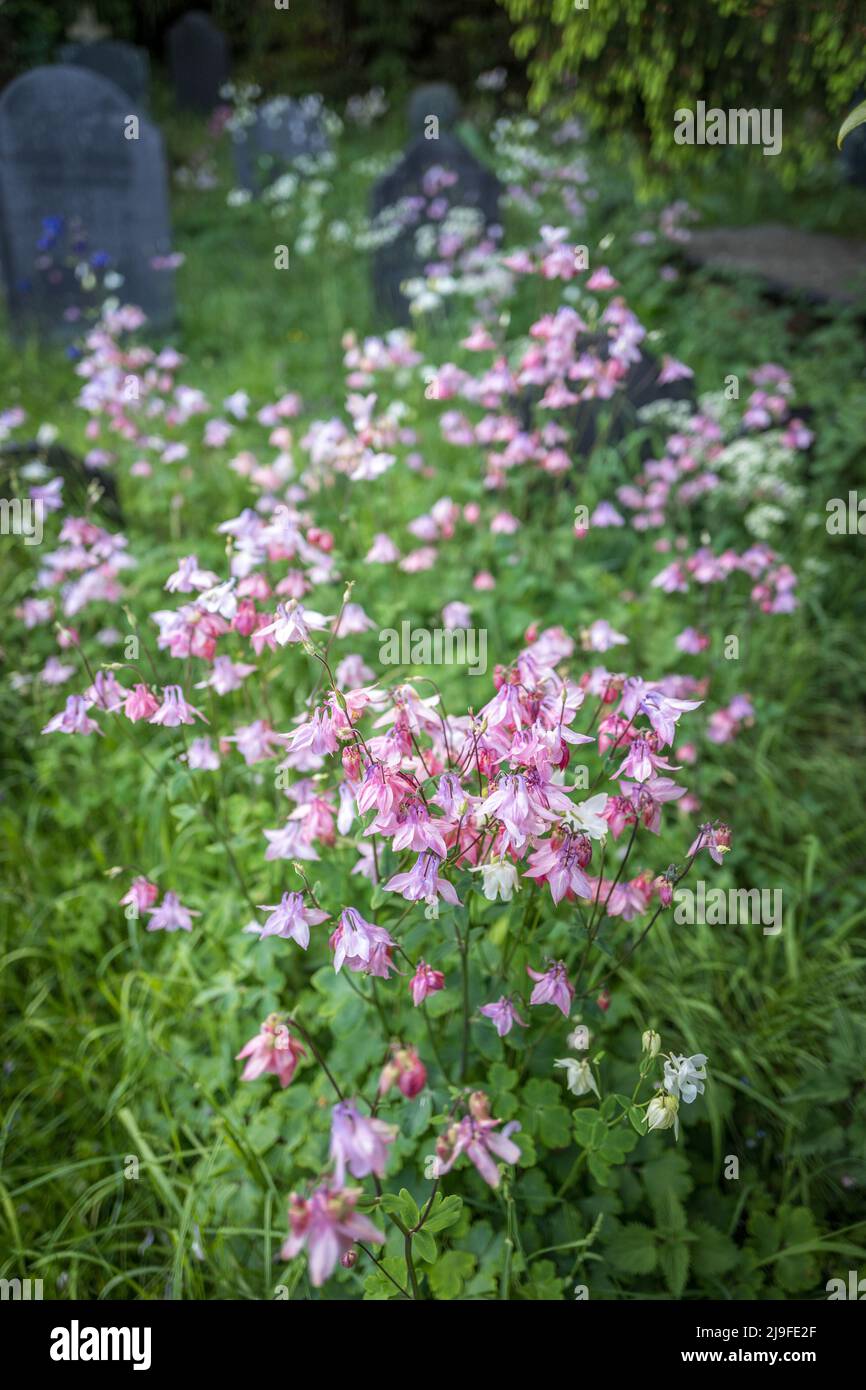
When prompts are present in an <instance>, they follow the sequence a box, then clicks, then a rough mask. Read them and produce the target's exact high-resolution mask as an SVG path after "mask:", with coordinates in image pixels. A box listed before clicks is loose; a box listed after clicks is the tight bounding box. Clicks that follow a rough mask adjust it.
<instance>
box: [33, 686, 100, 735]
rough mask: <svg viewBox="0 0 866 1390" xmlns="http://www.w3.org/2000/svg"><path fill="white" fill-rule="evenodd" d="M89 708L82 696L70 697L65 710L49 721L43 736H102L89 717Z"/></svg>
mask: <svg viewBox="0 0 866 1390" xmlns="http://www.w3.org/2000/svg"><path fill="white" fill-rule="evenodd" d="M89 708H90V701H89V700H88V699H87V698H86V697H85V696H84V695H70V696H69V697H68V699H67V701H66V707H65V709H62V710H61V711H60V713H59V714H55V715H54V716H53V717H52V718H51V719H49V721H48V723H47V724H46V725H45V727H44V729H43V730H42V732H43V734H102V730H101V729H100V727H99V725H98V724H97V722H96V720H95V719H91V718H90V717H89V715H88V713H87V711H88V709H89ZM103 737H104V735H103Z"/></svg>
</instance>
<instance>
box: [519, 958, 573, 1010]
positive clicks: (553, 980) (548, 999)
mask: <svg viewBox="0 0 866 1390" xmlns="http://www.w3.org/2000/svg"><path fill="white" fill-rule="evenodd" d="M526 973H527V975H530V976H531V977H532V979H533V980H537V981H538V983H537V985H536V986H535V988H534V989H533V991H532V994H531V995H530V996H529V1002H530V1004H553V1005H555V1007H556V1008H557V1009H559V1010H560V1012H561V1013H563V1014H564V1015H565V1017H566V1018H568V1015H569V1013H570V1011H571V1001H572V999H573V998H574V986H573V985H572V984H571V983H570V982H569V979H568V973H567V971H566V968H565V963H564V962H563V961H561V960H557V961H554V962H553V963H552V964H551V966H550V969H549V970H547V971H544V972H543V973H542V972H539V971H538V970H533V969H532V968H531V966H528V965H527V967H526Z"/></svg>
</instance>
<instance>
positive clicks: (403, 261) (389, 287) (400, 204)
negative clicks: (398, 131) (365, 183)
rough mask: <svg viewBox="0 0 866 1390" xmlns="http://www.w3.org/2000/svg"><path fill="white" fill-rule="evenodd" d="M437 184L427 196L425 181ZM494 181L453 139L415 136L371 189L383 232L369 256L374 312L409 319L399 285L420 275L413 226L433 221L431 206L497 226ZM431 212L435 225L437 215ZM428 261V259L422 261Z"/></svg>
mask: <svg viewBox="0 0 866 1390" xmlns="http://www.w3.org/2000/svg"><path fill="white" fill-rule="evenodd" d="M431 176H432V177H434V180H435V181H436V182H437V183H438V182H442V183H443V185H444V187H443V191H442V193H441V195H433V194H431V193H430V192H429V188H428V180H429V179H430V178H431ZM500 192H501V187H500V183H499V180H498V179H497V177H496V175H495V174H494V173H493V171H492V170H491V169H488V168H487V166H486V165H484V164H482V163H481V162H480V160H478V159H476V158H475V155H474V154H473V153H472V152H471V150H468V149H467V148H466V146H465V145H464V144H463V143H462V141H460V140H458V139H457V137H456V135H450V134H449V133H448V132H447V131H443V132H442V133H441V134H440V135H439V136H438V138H436V139H427V138H425V136H424V135H419V136H418V137H417V138H416V139H414V140H413V141H412V142H411V144H410V145H409V146H408V148H407V149H406V151H405V153H404V155H403V157H402V158H401V159H400V160H399V161H398V163H397V164H396V165H395V166H394V168H393V169H390V170H389V171H388V173H386V174H384V175H383V176H382V178H380V179H379V180H378V182H377V183H376V184H374V186H373V191H372V195H371V202H370V211H371V214H372V217H373V219H374V222H375V223H376V224H377V225H378V226H380V227H381V228H382V230H383V231H388V224H389V223H391V224H392V227H391V230H390V231H388V235H387V238H386V239H385V240H384V241H383V244H382V245H380V246H379V247H378V249H377V250H376V252H375V254H374V257H373V292H374V296H375V299H376V305H377V308H378V310H379V312H380V314H381V315H382V316H383V317H384V318H386V319H388V320H390V321H391V322H396V323H409V322H410V321H411V318H410V313H409V304H408V300H407V299H406V296H405V295H404V294H403V291H402V285H403V282H404V281H406V280H409V279H413V278H414V277H416V276H418V275H420V274H421V273H422V271H423V268H424V262H425V258H424V257H423V256H422V255H420V254H419V251H418V246H417V233H418V229H419V227H420V226H421V225H422V224H423V223H424V222H426V221H429V220H430V218H432V217H433V214H434V208H433V206H432V205H433V204H434V203H436V202H439V203H444V204H445V205H447V207H448V208H458V207H460V208H468V209H472V211H473V212H474V213H475V214H476V216H477V219H478V222H479V225H480V227H481V228H482V229H486V228H488V227H492V226H495V225H496V224H498V222H499V196H500ZM443 211H444V209H440V210H439V211H438V212H437V213H436V223H437V225H439V224H441V221H442V213H443ZM428 259H429V257H428Z"/></svg>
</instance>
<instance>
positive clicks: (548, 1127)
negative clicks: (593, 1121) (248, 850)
mask: <svg viewBox="0 0 866 1390" xmlns="http://www.w3.org/2000/svg"><path fill="white" fill-rule="evenodd" d="M538 1137H539V1139H540V1140H541V1142H542V1144H544V1146H545V1148H548V1149H564V1148H565V1147H566V1146H567V1145H568V1144H570V1143H571V1115H570V1114H569V1112H568V1111H567V1110H566V1108H565V1106H564V1105H551V1106H549V1107H548V1108H547V1109H546V1110H543V1111H542V1112H541V1118H540V1121H539V1126H538Z"/></svg>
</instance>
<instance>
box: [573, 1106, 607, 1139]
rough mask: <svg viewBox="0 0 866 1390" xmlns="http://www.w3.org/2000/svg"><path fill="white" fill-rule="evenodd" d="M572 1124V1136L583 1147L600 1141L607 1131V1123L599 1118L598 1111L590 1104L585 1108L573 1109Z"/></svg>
mask: <svg viewBox="0 0 866 1390" xmlns="http://www.w3.org/2000/svg"><path fill="white" fill-rule="evenodd" d="M572 1124H573V1125H574V1137H575V1139H576V1140H577V1142H578V1144H580V1146H581V1148H583V1149H590V1148H592V1147H593V1146H594V1145H595V1144H598V1143H601V1141H602V1139H603V1138H604V1136H605V1134H606V1133H607V1125H606V1124H605V1122H604V1120H603V1119H602V1118H601V1113H600V1111H598V1110H594V1109H593V1108H592V1106H587V1107H586V1109H585V1110H575V1112H574V1117H573V1120H572Z"/></svg>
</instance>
